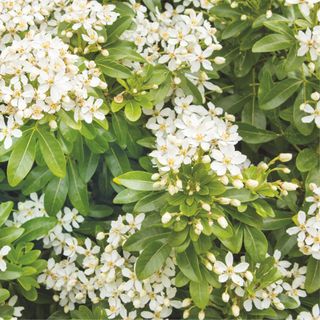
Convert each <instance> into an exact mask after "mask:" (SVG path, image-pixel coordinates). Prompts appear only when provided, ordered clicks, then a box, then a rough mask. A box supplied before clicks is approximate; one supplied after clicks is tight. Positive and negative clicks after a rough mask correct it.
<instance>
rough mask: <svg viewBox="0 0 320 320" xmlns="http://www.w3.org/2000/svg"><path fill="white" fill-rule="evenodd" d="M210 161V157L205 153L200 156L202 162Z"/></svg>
mask: <svg viewBox="0 0 320 320" xmlns="http://www.w3.org/2000/svg"><path fill="white" fill-rule="evenodd" d="M210 162H211V158H210V156H208V155H207V154H206V155H205V156H203V157H202V163H210Z"/></svg>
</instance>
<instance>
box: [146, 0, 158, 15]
mask: <svg viewBox="0 0 320 320" xmlns="http://www.w3.org/2000/svg"><path fill="white" fill-rule="evenodd" d="M143 3H144V4H145V5H146V6H147V7H148V9H149V10H150V11H152V12H153V13H156V8H158V9H159V11H160V12H161V9H162V6H161V1H160V0H143Z"/></svg>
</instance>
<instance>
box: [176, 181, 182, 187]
mask: <svg viewBox="0 0 320 320" xmlns="http://www.w3.org/2000/svg"><path fill="white" fill-rule="evenodd" d="M176 186H177V188H179V189H182V181H181V180H180V179H178V180H177V181H176Z"/></svg>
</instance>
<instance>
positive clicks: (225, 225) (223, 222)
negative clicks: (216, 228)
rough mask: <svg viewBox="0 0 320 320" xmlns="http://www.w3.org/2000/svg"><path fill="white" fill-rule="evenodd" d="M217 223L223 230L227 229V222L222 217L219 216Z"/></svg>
mask: <svg viewBox="0 0 320 320" xmlns="http://www.w3.org/2000/svg"><path fill="white" fill-rule="evenodd" d="M217 221H218V223H219V225H220V226H221V227H222V228H223V229H225V228H227V227H228V221H227V219H226V218H225V217H224V216H220V217H219V218H218V219H217Z"/></svg>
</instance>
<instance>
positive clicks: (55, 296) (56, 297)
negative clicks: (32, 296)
mask: <svg viewBox="0 0 320 320" xmlns="http://www.w3.org/2000/svg"><path fill="white" fill-rule="evenodd" d="M52 299H53V300H54V301H55V302H58V301H59V300H60V298H59V295H57V294H55V295H53V297H52Z"/></svg>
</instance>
